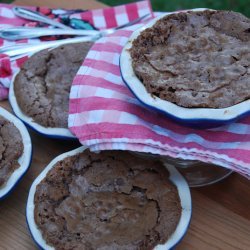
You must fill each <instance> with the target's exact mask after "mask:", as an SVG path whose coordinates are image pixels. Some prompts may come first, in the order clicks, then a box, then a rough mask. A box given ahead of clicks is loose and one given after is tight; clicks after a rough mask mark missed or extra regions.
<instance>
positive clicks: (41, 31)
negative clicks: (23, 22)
mask: <svg viewBox="0 0 250 250" xmlns="http://www.w3.org/2000/svg"><path fill="white" fill-rule="evenodd" d="M102 33H105V31H104V32H100V31H97V30H74V29H69V30H66V29H64V30H63V29H51V28H30V27H15V28H6V29H1V30H0V37H1V38H4V39H6V40H20V39H25V38H35V37H42V36H54V35H74V36H98V35H99V36H101V35H102Z"/></svg>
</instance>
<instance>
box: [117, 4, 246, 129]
mask: <svg viewBox="0 0 250 250" xmlns="http://www.w3.org/2000/svg"><path fill="white" fill-rule="evenodd" d="M203 10H206V9H200V8H199V9H192V10H187V11H203ZM211 11H212V10H211ZM182 12H186V11H182ZM175 13H176V12H175ZM171 14H172V13H167V14H163V15H161V16H159V17H157V18H155V19H153V20H152V21H150V22H149V23H148V24H146V25H145V26H143V27H141V28H139V29H138V30H136V31H134V32H133V34H132V35H131V37H130V38H129V40H128V42H127V43H126V45H125V46H124V48H123V50H122V53H121V56H120V70H121V75H122V78H123V80H124V82H125V83H126V84H127V86H128V87H129V89H130V90H131V91H132V92H133V94H134V95H135V96H136V97H137V99H138V100H140V101H141V102H142V103H143V104H145V105H146V106H147V107H149V108H151V109H154V110H157V111H160V112H162V113H164V114H165V115H167V116H168V117H170V118H172V119H174V120H176V121H178V122H180V123H182V124H183V125H192V126H198V127H214V126H219V125H224V124H227V123H231V122H233V121H236V120H237V119H239V118H242V117H244V116H247V115H249V114H250V99H248V100H246V101H244V102H241V103H239V104H236V105H233V106H230V107H228V108H221V109H212V108H183V107H180V106H178V105H176V104H174V103H171V102H169V101H166V100H162V99H160V98H158V97H156V96H152V95H151V94H150V93H148V92H147V90H146V88H145V86H144V85H143V83H142V82H141V81H140V80H139V78H138V77H137V76H136V75H135V73H134V70H133V67H132V58H131V55H130V51H129V50H130V48H131V47H132V43H133V41H134V40H135V39H136V38H137V37H138V36H139V35H140V34H141V32H143V31H144V30H145V29H147V28H150V27H152V26H153V25H154V24H155V23H156V22H157V21H158V20H159V19H161V18H163V17H165V16H168V15H171Z"/></svg>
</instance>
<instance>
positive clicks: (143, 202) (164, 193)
mask: <svg viewBox="0 0 250 250" xmlns="http://www.w3.org/2000/svg"><path fill="white" fill-rule="evenodd" d="M168 176H169V174H168V171H167V170H166V168H165V167H164V166H163V164H162V163H161V162H159V161H156V160H149V159H146V160H145V159H142V158H139V157H137V156H135V155H132V154H130V153H128V152H122V151H103V152H101V153H100V154H95V153H91V152H89V151H85V152H83V153H80V154H77V155H75V156H71V157H68V158H65V159H64V160H62V161H60V162H58V163H57V164H56V165H55V166H54V167H53V168H52V169H51V170H50V171H49V172H48V173H47V175H46V177H45V178H44V179H43V180H42V181H41V182H40V184H39V185H38V186H37V188H36V193H35V212H34V214H35V221H36V224H37V226H38V227H39V229H40V230H41V232H42V235H43V237H44V239H45V240H46V242H47V244H49V245H51V246H53V247H55V248H56V249H124V250H125V249H130V250H132V249H144V250H145V249H152V248H153V247H154V246H155V245H157V244H163V243H165V242H166V241H167V239H168V238H169V236H170V235H171V234H172V233H173V231H174V230H175V228H176V226H177V224H178V222H179V219H180V215H181V205H180V198H179V195H178V192H177V188H176V187H175V186H174V185H173V184H172V183H171V182H170V181H169V179H168Z"/></svg>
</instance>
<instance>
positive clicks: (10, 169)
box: [0, 108, 31, 198]
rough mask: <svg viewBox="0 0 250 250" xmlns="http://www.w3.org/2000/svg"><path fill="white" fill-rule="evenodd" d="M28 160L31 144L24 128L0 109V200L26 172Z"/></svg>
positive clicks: (19, 122)
mask: <svg viewBox="0 0 250 250" xmlns="http://www.w3.org/2000/svg"><path fill="white" fill-rule="evenodd" d="M24 137H26V138H24ZM24 154H25V155H24ZM30 158H31V142H30V137H29V134H28V132H27V130H26V128H25V126H24V125H23V124H22V123H21V121H19V120H17V118H15V117H14V116H13V115H11V114H10V113H9V112H8V111H6V110H4V109H2V108H0V198H2V197H3V196H5V195H6V194H7V193H8V192H9V191H10V190H11V189H12V187H13V186H14V184H15V182H16V181H17V180H18V179H19V178H20V177H21V175H22V174H23V173H24V172H25V171H26V170H27V168H28V166H29V163H30Z"/></svg>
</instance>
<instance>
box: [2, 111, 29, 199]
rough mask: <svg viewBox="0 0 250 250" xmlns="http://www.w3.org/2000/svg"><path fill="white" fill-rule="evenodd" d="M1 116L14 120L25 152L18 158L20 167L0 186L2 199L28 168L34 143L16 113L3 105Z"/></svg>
mask: <svg viewBox="0 0 250 250" xmlns="http://www.w3.org/2000/svg"><path fill="white" fill-rule="evenodd" d="M0 116H2V117H4V118H5V119H6V120H8V121H10V122H12V123H13V124H14V125H15V127H16V128H17V129H18V130H19V132H20V134H21V137H22V142H23V153H22V155H21V157H20V158H19V159H18V163H19V164H20V166H19V168H17V169H16V170H15V171H14V172H13V173H12V174H11V176H10V177H9V179H8V180H7V182H6V183H5V184H4V185H3V186H2V187H0V199H3V198H4V197H6V196H7V195H8V194H9V193H10V192H11V191H12V190H13V188H14V187H15V186H16V184H17V183H18V182H19V180H20V179H21V178H22V177H23V175H24V174H25V173H26V171H27V170H28V168H29V166H30V162H31V157H32V144H31V139H30V135H29V133H28V131H27V128H26V127H25V126H24V124H23V123H22V122H21V121H20V120H19V119H17V118H16V117H15V116H14V115H12V114H11V113H9V112H8V111H7V110H5V109H3V108H1V107H0ZM13 136H15V135H13Z"/></svg>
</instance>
